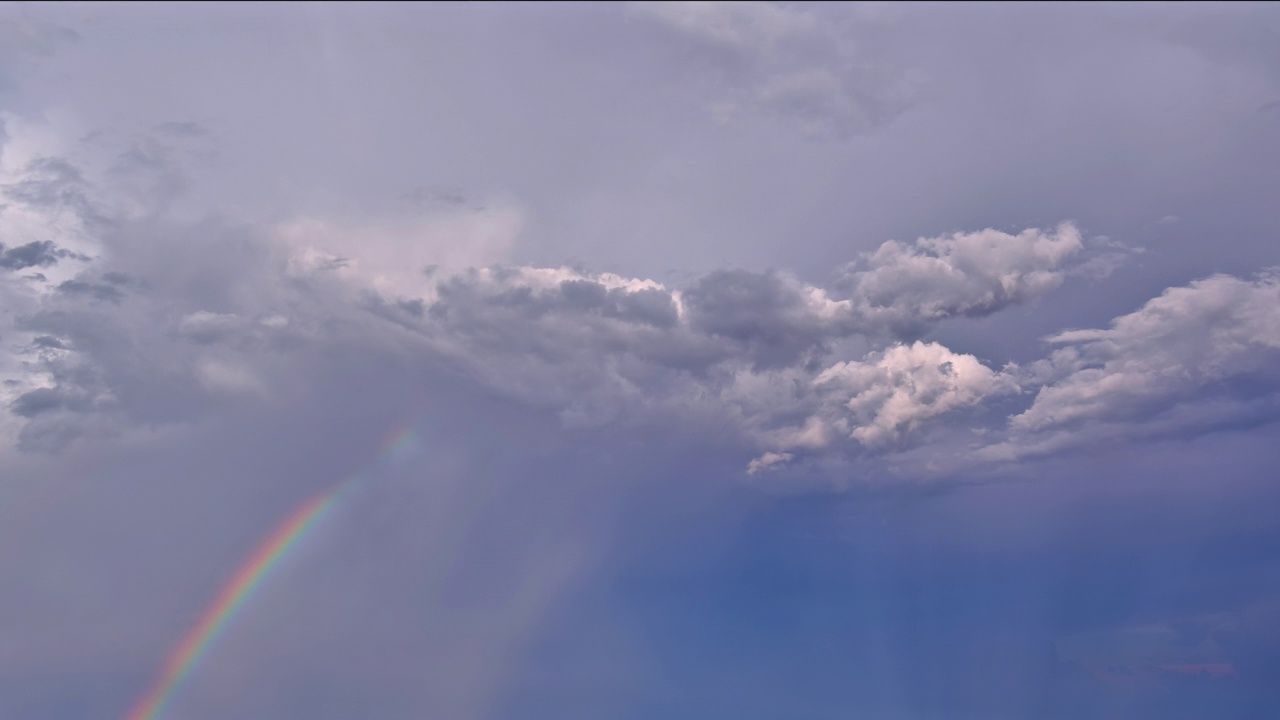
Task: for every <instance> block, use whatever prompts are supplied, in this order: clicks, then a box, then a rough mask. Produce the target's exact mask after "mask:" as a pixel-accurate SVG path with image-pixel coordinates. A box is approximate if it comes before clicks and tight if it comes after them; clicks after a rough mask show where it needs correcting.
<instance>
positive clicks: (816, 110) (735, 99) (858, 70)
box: [631, 2, 921, 139]
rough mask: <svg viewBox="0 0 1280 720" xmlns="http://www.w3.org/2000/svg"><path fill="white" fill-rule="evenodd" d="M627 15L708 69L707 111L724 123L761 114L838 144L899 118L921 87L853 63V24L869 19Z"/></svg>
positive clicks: (660, 9)
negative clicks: (663, 32)
mask: <svg viewBox="0 0 1280 720" xmlns="http://www.w3.org/2000/svg"><path fill="white" fill-rule="evenodd" d="M631 8H632V10H633V12H635V13H637V14H639V15H641V16H644V17H647V18H650V19H653V20H655V21H657V22H659V23H661V24H662V25H664V26H666V27H668V28H670V29H671V30H672V31H674V32H675V33H676V34H678V36H679V37H680V38H682V39H683V40H684V42H685V43H687V44H688V46H689V48H691V49H692V50H693V51H694V52H695V53H696V55H695V58H696V60H697V61H699V64H700V65H702V66H704V67H705V68H711V69H713V78H712V79H711V80H710V82H709V83H708V84H709V85H710V86H711V87H710V88H709V90H708V91H709V93H710V95H711V97H712V100H711V102H710V104H709V108H710V110H711V111H712V112H713V113H714V114H715V116H716V117H718V118H719V119H721V120H724V121H727V120H729V119H731V118H733V117H734V116H736V115H740V114H743V113H763V114H769V115H777V116H781V117H784V118H787V119H789V120H790V121H792V122H794V123H795V124H796V125H797V126H798V127H799V128H800V129H801V131H802V132H803V133H805V134H806V135H808V136H810V137H813V138H822V139H837V138H844V137H847V136H849V135H852V134H855V133H859V132H863V131H866V130H868V129H870V128H872V127H875V126H877V125H881V124H883V123H885V122H888V121H889V120H892V119H893V118H894V117H896V116H898V115H899V114H901V113H902V112H903V111H905V110H906V109H907V108H908V107H910V105H911V104H912V103H913V102H914V100H915V97H916V95H917V94H918V88H919V86H920V85H921V78H920V76H919V75H918V73H915V72H912V71H909V70H905V69H902V68H898V67H893V66H889V65H886V64H884V63H873V62H870V61H869V60H867V59H866V58H864V57H862V55H861V52H860V47H859V41H858V38H857V32H856V30H857V27H856V24H858V23H866V22H871V21H873V20H874V19H875V18H876V16H877V14H876V13H875V12H864V11H860V8H859V7H857V6H854V7H852V8H850V7H848V6H846V7H842V8H839V9H838V10H836V11H835V12H836V13H838V14H840V15H841V17H837V18H832V17H827V16H826V15H825V13H827V12H829V11H830V9H823V8H802V7H797V6H795V5H790V4H787V5H783V4H781V3H772V2H723V3H722V2H643V3H632V4H631ZM845 16H847V17H845ZM850 20H852V22H853V23H854V25H853V26H851V23H850Z"/></svg>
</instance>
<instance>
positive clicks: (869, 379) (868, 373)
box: [814, 342, 1018, 447]
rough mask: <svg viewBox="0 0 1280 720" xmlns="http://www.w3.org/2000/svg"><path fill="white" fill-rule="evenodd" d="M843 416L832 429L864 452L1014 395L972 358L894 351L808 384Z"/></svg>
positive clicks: (934, 349)
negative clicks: (954, 413)
mask: <svg viewBox="0 0 1280 720" xmlns="http://www.w3.org/2000/svg"><path fill="white" fill-rule="evenodd" d="M814 382H815V384H816V385H817V386H818V387H820V388H823V389H824V390H826V391H827V393H826V395H827V400H828V401H829V402H830V401H835V402H834V404H836V405H837V406H838V407H841V408H843V409H845V410H847V411H848V413H847V415H845V416H844V417H840V418H839V419H838V420H837V421H836V423H837V426H838V427H839V428H840V429H842V430H846V431H847V432H848V434H849V436H850V437H852V438H853V439H854V440H857V441H858V442H860V443H862V444H863V445H865V446H867V447H877V446H882V445H885V444H887V443H891V442H894V441H897V440H899V439H900V438H901V437H902V436H903V435H904V434H906V433H909V432H910V431H912V430H914V429H915V428H916V427H917V426H918V425H919V424H920V423H921V422H924V421H925V420H928V419H930V418H933V417H937V416H939V415H942V414H944V413H947V412H951V411H954V410H958V409H961V408H966V407H972V406H974V405H976V404H978V403H980V402H982V401H983V400H984V399H986V398H987V397H988V396H991V395H996V394H1000V393H1007V392H1013V391H1016V390H1017V389H1018V386H1017V384H1016V383H1015V382H1014V381H1013V379H1012V378H1011V377H1010V376H1008V375H1006V374H1002V373H999V372H996V371H993V370H991V369H990V368H988V367H987V366H985V365H983V364H982V363H981V362H979V360H978V359H977V358H976V357H974V356H973V355H965V354H960V353H955V352H952V351H951V350H949V349H947V348H946V347H943V346H942V345H939V344H938V343H923V342H915V343H912V344H911V345H898V346H895V347H892V348H889V349H888V350H885V351H884V352H881V353H878V354H877V355H875V356H873V357H869V358H867V359H866V360H862V361H853V362H841V363H836V364H835V365H833V366H831V367H829V368H827V369H826V370H824V371H822V373H821V374H819V375H818V377H817V378H815V380H814Z"/></svg>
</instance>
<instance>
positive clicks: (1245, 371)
mask: <svg viewBox="0 0 1280 720" xmlns="http://www.w3.org/2000/svg"><path fill="white" fill-rule="evenodd" d="M1278 303H1280V271H1277V270H1276V269H1271V270H1267V271H1265V272H1263V273H1261V274H1259V275H1258V276H1256V277H1254V278H1252V279H1242V278H1238V277H1232V276H1228V275H1214V276H1211V277H1208V278H1204V279H1201V280H1197V281H1194V282H1192V283H1190V284H1189V285H1186V286H1183V287H1176V288H1170V289H1168V290H1166V291H1165V292H1164V293H1162V294H1161V295H1160V296H1159V297H1156V298H1153V299H1152V300H1150V301H1148V302H1147V303H1146V304H1144V305H1143V306H1142V307H1141V308H1139V309H1138V310H1136V311H1134V312H1132V313H1129V314H1127V315H1122V316H1120V317H1118V318H1116V319H1115V320H1114V321H1112V323H1111V327H1110V328H1107V329H1092V330H1071V331H1067V332H1062V333H1058V334H1056V335H1054V336H1052V337H1050V338H1049V342H1050V343H1052V344H1053V345H1055V346H1057V349H1056V350H1054V351H1053V353H1052V354H1051V355H1050V357H1049V358H1047V359H1045V360H1042V361H1040V362H1037V363H1034V364H1033V365H1031V366H1029V367H1027V368H1024V369H1023V370H1022V371H1021V374H1022V376H1023V377H1025V378H1026V380H1027V381H1029V382H1033V383H1036V384H1040V385H1042V386H1041V387H1040V389H1039V391H1038V392H1037V394H1036V396H1035V400H1034V402H1033V403H1032V404H1031V406H1030V407H1029V408H1027V409H1026V410H1025V411H1024V412H1022V413H1020V414H1018V415H1016V416H1014V417H1013V418H1011V420H1010V429H1011V431H1012V432H1013V437H1012V438H1011V439H1010V441H1009V442H1007V443H1002V444H999V445H997V446H993V447H991V448H987V449H986V451H985V452H986V453H988V454H991V455H1001V454H1004V455H1006V456H1007V455H1018V454H1028V453H1035V452H1048V451H1052V450H1056V449H1058V448H1061V447H1064V446H1069V445H1077V444H1080V443H1083V442H1087V441H1096V440H1099V439H1102V438H1105V437H1111V438H1131V437H1134V436H1142V435H1167V434H1170V433H1172V434H1182V433H1196V432H1204V431H1206V430H1210V429H1214V428H1218V427H1223V426H1231V425H1238V424H1241V423H1245V424H1247V423H1251V422H1261V421H1266V420H1269V419H1274V418H1275V417H1276V414H1277V412H1278V411H1280V372H1278V371H1277V368H1280V317H1277V314H1276V312H1275V308H1276V307H1277V306H1278V305H1277V304H1278Z"/></svg>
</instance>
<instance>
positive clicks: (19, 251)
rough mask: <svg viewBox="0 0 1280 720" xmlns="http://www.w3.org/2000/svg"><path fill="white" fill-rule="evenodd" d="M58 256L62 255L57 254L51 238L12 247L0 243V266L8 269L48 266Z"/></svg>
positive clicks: (56, 259)
mask: <svg viewBox="0 0 1280 720" xmlns="http://www.w3.org/2000/svg"><path fill="white" fill-rule="evenodd" d="M63 252H64V253H65V252H66V251H63ZM60 257H63V255H60V254H59V251H58V248H57V246H55V245H54V244H53V241H51V240H37V241H35V242H29V243H27V244H26V245H19V246H17V247H12V248H5V246H4V245H0V268H5V269H8V270H25V269H27V268H32V267H49V266H50V265H53V264H54V263H56V262H58V259H59V258H60Z"/></svg>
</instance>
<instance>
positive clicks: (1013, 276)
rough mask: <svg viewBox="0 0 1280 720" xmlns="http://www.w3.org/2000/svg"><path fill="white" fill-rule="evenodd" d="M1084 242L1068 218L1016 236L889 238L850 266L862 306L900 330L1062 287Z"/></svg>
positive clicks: (868, 318) (872, 318)
mask: <svg viewBox="0 0 1280 720" xmlns="http://www.w3.org/2000/svg"><path fill="white" fill-rule="evenodd" d="M1083 247H1084V244H1083V242H1082V240H1081V236H1080V231H1079V230H1078V229H1077V228H1076V227H1075V226H1074V225H1071V224H1070V223H1064V224H1062V225H1060V226H1058V228H1057V229H1056V230H1054V231H1043V230H1039V229H1035V228H1031V229H1027V230H1023V231H1022V232H1020V233H1018V234H1016V235H1013V234H1010V233H1006V232H1001V231H999V230H993V229H987V230H980V231H977V232H957V233H952V234H950V235H940V236H938V237H932V238H920V239H919V240H916V241H915V242H914V243H911V244H906V243H900V242H897V241H893V240H891V241H889V242H886V243H884V244H882V245H881V246H880V247H879V248H878V249H877V250H876V251H875V252H872V253H870V254H868V255H866V256H864V257H863V258H862V259H861V260H860V261H859V262H857V263H854V264H852V265H850V266H849V268H848V269H847V271H846V276H845V282H846V283H847V285H848V286H849V287H850V288H851V296H852V300H853V303H854V306H855V312H856V313H857V315H858V316H859V317H860V318H861V319H863V321H864V322H868V323H878V324H883V325H884V326H886V327H888V328H891V329H893V330H895V331H898V332H918V331H919V329H920V328H921V326H922V325H923V324H928V323H930V322H933V321H937V320H940V319H943V318H947V317H954V316H958V315H987V314H990V313H992V312H996V311H998V310H1000V309H1003V308H1005V307H1008V306H1010V305H1015V304H1019V303H1023V302H1026V301H1028V300H1031V299H1033V298H1035V297H1037V296H1039V295H1042V294H1044V293H1046V292H1048V291H1050V290H1052V289H1054V288H1056V287H1058V286H1059V285H1060V284H1061V283H1062V281H1063V279H1064V278H1065V277H1066V270H1065V269H1066V267H1067V265H1068V263H1069V262H1070V261H1071V260H1073V259H1074V258H1075V256H1077V255H1078V254H1080V252H1081V250H1082V249H1083Z"/></svg>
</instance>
